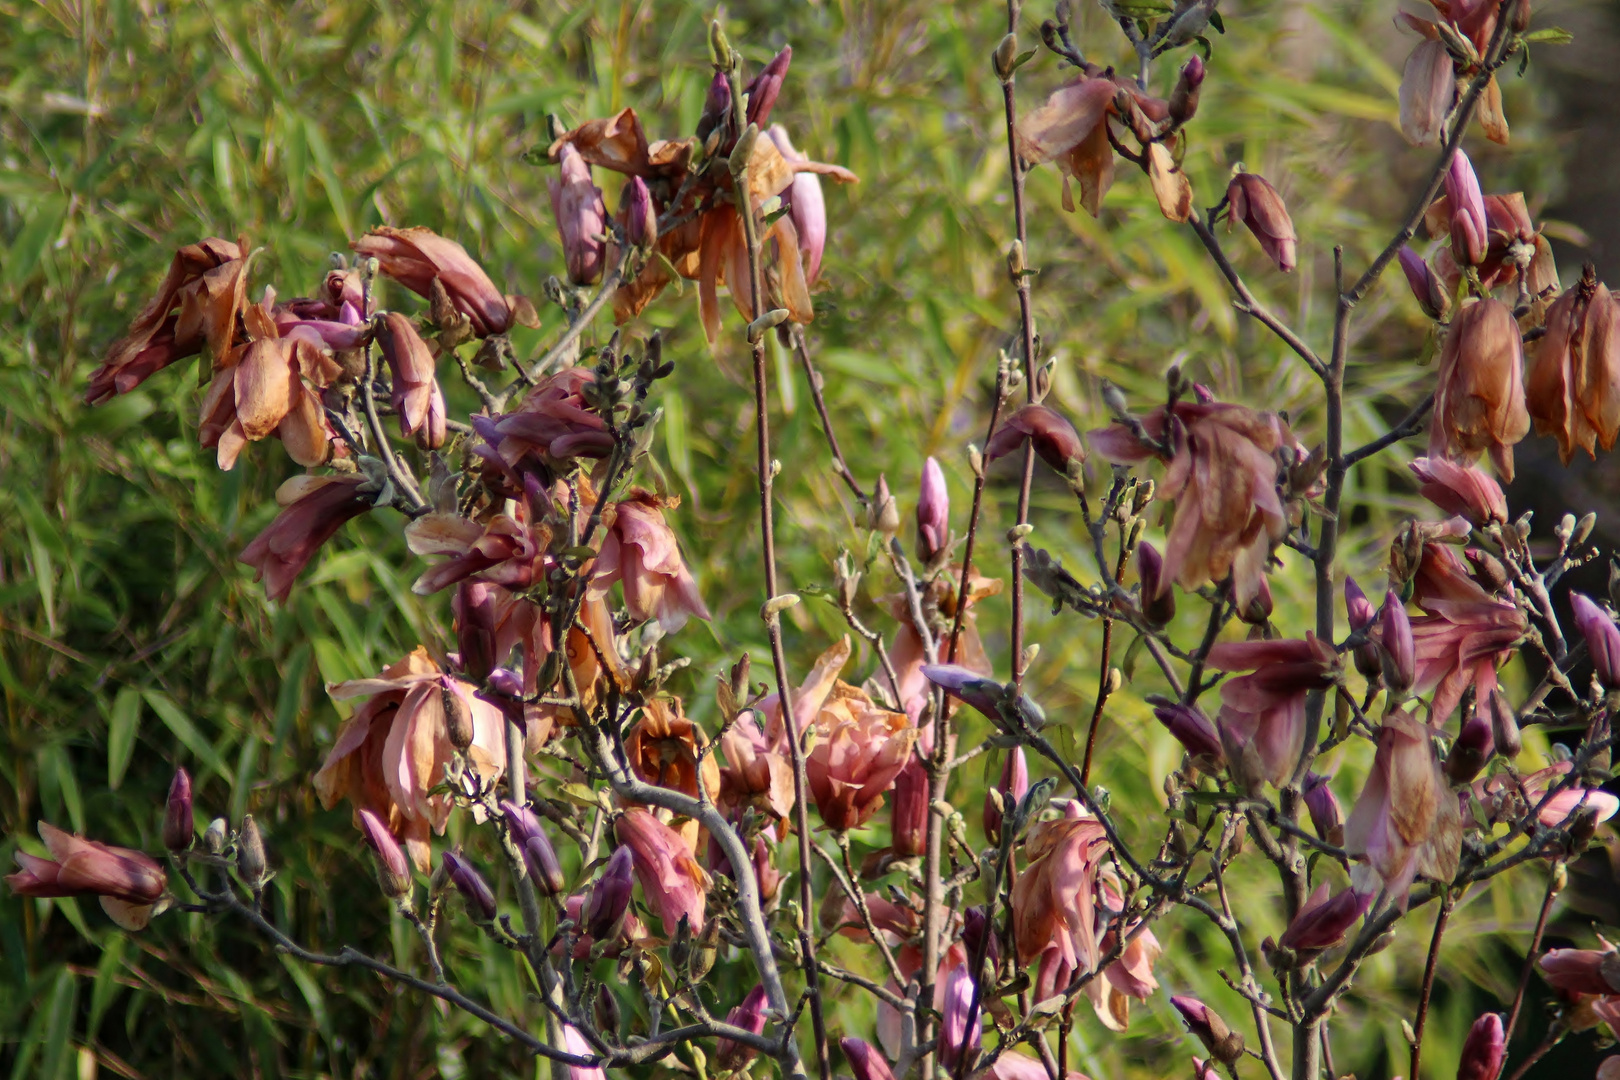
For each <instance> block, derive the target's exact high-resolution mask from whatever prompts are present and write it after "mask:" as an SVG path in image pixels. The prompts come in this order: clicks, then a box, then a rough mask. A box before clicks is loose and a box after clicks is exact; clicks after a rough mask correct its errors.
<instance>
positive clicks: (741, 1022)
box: [714, 986, 770, 1071]
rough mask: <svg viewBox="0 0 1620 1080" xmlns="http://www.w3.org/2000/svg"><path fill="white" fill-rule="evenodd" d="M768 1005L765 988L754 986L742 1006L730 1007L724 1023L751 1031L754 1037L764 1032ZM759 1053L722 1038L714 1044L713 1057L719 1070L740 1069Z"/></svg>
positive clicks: (768, 1000)
mask: <svg viewBox="0 0 1620 1080" xmlns="http://www.w3.org/2000/svg"><path fill="white" fill-rule="evenodd" d="M769 1004H770V998H769V997H768V996H767V995H766V993H765V987H763V986H755V987H754V988H753V989H752V990H750V991H748V996H747V997H745V998H743V999H742V1004H740V1005H734V1006H732V1008H731V1010H730V1011H729V1012H727V1013H726V1023H728V1024H730V1025H731V1026H732V1027H740V1028H742V1029H743V1030H744V1031H752V1032H753V1033H754V1034H755V1035H760V1034H763V1033H764V1031H765V1009H766V1007H767V1006H768V1005H769ZM758 1054H759V1051H758V1050H756V1049H754V1048H753V1047H752V1046H749V1045H747V1044H746V1043H740V1042H734V1041H732V1040H731V1039H726V1038H722V1039H720V1040H718V1041H717V1042H716V1043H715V1047H714V1056H715V1059H716V1062H717V1063H718V1064H719V1066H720V1068H721V1070H723V1071H724V1070H732V1069H740V1068H742V1067H743V1066H744V1065H747V1064H748V1063H749V1062H750V1061H753V1060H754V1058H755V1057H756V1056H758Z"/></svg>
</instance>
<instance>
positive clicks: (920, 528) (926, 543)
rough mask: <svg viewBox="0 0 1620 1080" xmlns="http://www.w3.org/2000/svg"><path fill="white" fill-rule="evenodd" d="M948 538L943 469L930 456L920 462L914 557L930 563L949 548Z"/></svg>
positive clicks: (948, 509) (948, 510)
mask: <svg viewBox="0 0 1620 1080" xmlns="http://www.w3.org/2000/svg"><path fill="white" fill-rule="evenodd" d="M950 539H951V494H950V492H949V491H947V490H946V489H945V470H944V469H941V468H940V467H939V462H937V461H935V460H934V459H933V458H932V457H930V458H929V459H928V460H927V461H924V462H923V471H922V485H921V488H920V490H919V492H918V495H917V557H918V558H920V559H921V560H922V561H923V562H924V563H932V562H933V561H934V560H935V559H937V558H938V557H939V555H940V553H941V552H943V551H945V550H946V548H947V547H949V545H950Z"/></svg>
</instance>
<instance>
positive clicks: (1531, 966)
mask: <svg viewBox="0 0 1620 1080" xmlns="http://www.w3.org/2000/svg"><path fill="white" fill-rule="evenodd" d="M1562 868H1563V863H1561V862H1555V863H1553V866H1552V869H1551V870H1549V871H1547V892H1546V894H1545V895H1544V896H1543V897H1542V898H1541V914H1539V915H1537V916H1536V929H1535V933H1533V934H1531V935H1530V947H1529V948H1528V949H1526V950H1525V951H1524V967H1523V969H1522V970H1520V972H1519V987H1518V989H1517V990H1516V991H1514V994H1513V1007H1512V1008H1510V1009H1509V1010H1508V1016H1507V1023H1505V1024H1504V1025H1502V1041H1503V1042H1504V1043H1506V1044H1509V1045H1511V1044H1512V1042H1513V1029H1514V1028H1516V1027H1518V1026H1519V1014H1520V1013H1522V1012H1523V1011H1524V995H1525V993H1526V992H1527V991H1528V990H1529V989H1530V975H1531V973H1532V972H1534V971H1535V970H1536V953H1537V952H1538V951H1540V949H1541V935H1542V934H1544V933H1546V931H1547V916H1548V914H1549V913H1551V911H1552V905H1553V899H1554V898H1555V897H1557V895H1558V877H1559V873H1560V872H1561V870H1562Z"/></svg>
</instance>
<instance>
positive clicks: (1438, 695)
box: [1392, 543, 1528, 724]
mask: <svg viewBox="0 0 1620 1080" xmlns="http://www.w3.org/2000/svg"><path fill="white" fill-rule="evenodd" d="M1412 600H1413V602H1414V603H1416V604H1417V606H1418V607H1420V608H1422V609H1423V611H1424V612H1425V613H1426V614H1424V615H1421V616H1419V617H1417V618H1415V619H1412V620H1411V633H1412V640H1413V645H1414V650H1415V651H1414V658H1415V662H1416V671H1415V682H1414V687H1413V688H1414V689H1416V690H1417V691H1418V692H1419V693H1424V692H1427V691H1429V690H1433V691H1434V697H1433V698H1432V699H1431V701H1430V705H1429V708H1430V716H1431V717H1433V718H1434V722H1435V723H1436V724H1439V723H1441V722H1443V721H1444V720H1445V719H1446V718H1449V717H1450V716H1451V714H1452V712H1453V711H1454V710H1455V709H1456V708H1457V704H1458V702H1460V701H1461V700H1462V696H1463V692H1464V691H1465V690H1466V689H1467V688H1468V687H1469V686H1472V687H1473V688H1474V693H1475V697H1476V698H1477V699H1478V700H1481V701H1483V700H1485V699H1486V698H1487V697H1488V696H1489V695H1490V693H1491V691H1493V690H1495V689H1496V685H1497V680H1496V669H1497V667H1498V666H1499V665H1500V664H1502V663H1504V662H1505V661H1506V660H1507V659H1508V658H1509V657H1511V656H1512V654H1513V649H1514V646H1516V645H1517V644H1518V643H1519V641H1520V640H1521V639H1522V638H1523V637H1524V633H1525V630H1526V628H1527V626H1528V623H1527V622H1526V619H1525V614H1524V612H1523V611H1522V610H1521V609H1520V608H1519V607H1518V606H1517V605H1516V604H1513V603H1511V602H1509V601H1506V600H1499V599H1497V598H1495V597H1493V596H1491V595H1490V594H1489V593H1487V592H1485V590H1484V589H1482V588H1480V586H1479V584H1478V582H1476V581H1475V580H1474V578H1473V577H1472V576H1471V575H1470V574H1469V573H1468V569H1467V568H1466V567H1465V566H1463V564H1462V561H1461V560H1460V559H1458V558H1457V555H1456V553H1455V551H1454V549H1453V548H1451V547H1450V546H1449V545H1446V544H1439V543H1426V544H1424V546H1423V556H1422V560H1421V562H1420V563H1419V566H1418V572H1417V575H1416V577H1415V578H1414V579H1413V586H1412ZM1392 602H1398V601H1392Z"/></svg>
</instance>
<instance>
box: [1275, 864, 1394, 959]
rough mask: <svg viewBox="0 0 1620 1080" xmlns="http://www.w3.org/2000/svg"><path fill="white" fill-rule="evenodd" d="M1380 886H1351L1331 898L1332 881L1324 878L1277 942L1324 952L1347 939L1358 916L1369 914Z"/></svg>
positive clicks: (1291, 946) (1295, 950) (1291, 947)
mask: <svg viewBox="0 0 1620 1080" xmlns="http://www.w3.org/2000/svg"><path fill="white" fill-rule="evenodd" d="M1377 894H1378V893H1377V890H1376V889H1373V890H1370V891H1369V890H1358V889H1355V888H1349V889H1344V890H1341V891H1340V892H1338V893H1335V894H1334V895H1333V897H1332V899H1329V898H1328V883H1327V882H1325V881H1324V882H1322V883H1321V884H1320V885H1318V886H1317V887H1316V890H1315V891H1314V892H1312V893H1311V895H1310V897H1309V899H1307V900H1306V901H1305V903H1304V905H1303V906H1302V907H1301V908H1300V909H1299V911H1298V912H1296V913H1295V915H1294V917H1293V919H1292V920H1291V921H1290V922H1289V923H1288V928H1287V929H1286V930H1284V931H1283V934H1282V937H1280V938H1278V939H1277V944H1278V945H1280V946H1282V947H1283V948H1285V949H1292V950H1294V952H1296V953H1312V952H1320V951H1321V950H1323V949H1331V948H1333V946H1335V945H1337V944H1338V943H1339V942H1341V941H1343V940H1344V935H1345V934H1347V933H1349V932H1350V928H1351V927H1352V926H1354V925H1355V923H1356V920H1357V919H1359V918H1361V916H1362V915H1364V914H1366V911H1367V908H1368V906H1369V905H1371V904H1372V902H1373V899H1374V898H1375V897H1376V896H1377Z"/></svg>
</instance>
